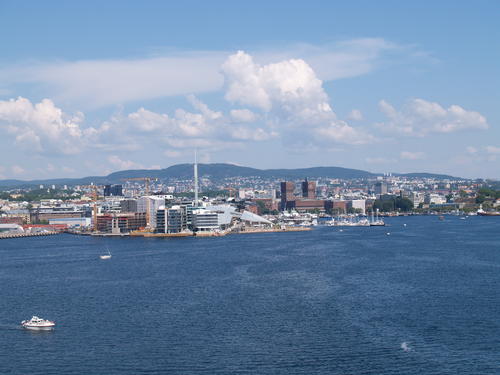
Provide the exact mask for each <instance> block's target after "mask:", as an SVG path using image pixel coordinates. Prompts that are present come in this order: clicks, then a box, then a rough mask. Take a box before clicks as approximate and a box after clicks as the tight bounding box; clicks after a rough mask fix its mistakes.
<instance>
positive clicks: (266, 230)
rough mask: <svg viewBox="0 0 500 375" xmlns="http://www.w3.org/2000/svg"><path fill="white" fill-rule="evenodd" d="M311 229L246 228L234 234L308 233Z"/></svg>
mask: <svg viewBox="0 0 500 375" xmlns="http://www.w3.org/2000/svg"><path fill="white" fill-rule="evenodd" d="M311 229H312V228H311V227H285V228H245V229H244V230H241V231H235V232H232V233H234V234H251V233H283V232H307V231H310V230H311Z"/></svg>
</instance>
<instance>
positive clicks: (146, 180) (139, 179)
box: [122, 177, 158, 227]
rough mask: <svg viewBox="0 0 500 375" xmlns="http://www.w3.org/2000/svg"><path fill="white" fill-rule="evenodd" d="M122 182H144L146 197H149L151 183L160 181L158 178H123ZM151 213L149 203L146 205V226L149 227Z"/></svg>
mask: <svg viewBox="0 0 500 375" xmlns="http://www.w3.org/2000/svg"><path fill="white" fill-rule="evenodd" d="M122 181H144V191H145V194H146V196H148V195H149V186H150V183H151V181H158V178H156V177H131V178H123V179H122ZM150 216H151V213H150V209H149V201H148V202H147V204H146V226H147V227H149V226H150V225H151V220H150V219H151V217H150Z"/></svg>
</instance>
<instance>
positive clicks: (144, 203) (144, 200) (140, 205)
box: [137, 195, 165, 228]
mask: <svg viewBox="0 0 500 375" xmlns="http://www.w3.org/2000/svg"><path fill="white" fill-rule="evenodd" d="M148 206H149V207H148ZM160 207H165V198H164V197H162V196H155V195H150V196H146V197H140V198H139V199H137V212H146V213H147V215H148V216H149V218H148V219H147V220H148V223H147V224H148V225H149V226H150V227H151V228H156V213H157V211H158V210H159V209H160Z"/></svg>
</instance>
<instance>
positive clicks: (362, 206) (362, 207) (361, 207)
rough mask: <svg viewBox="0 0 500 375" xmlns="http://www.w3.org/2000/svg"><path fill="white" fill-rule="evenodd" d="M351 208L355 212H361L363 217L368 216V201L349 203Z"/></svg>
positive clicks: (355, 200)
mask: <svg viewBox="0 0 500 375" xmlns="http://www.w3.org/2000/svg"><path fill="white" fill-rule="evenodd" d="M348 202H349V205H348V207H349V208H352V209H353V210H355V211H360V213H362V214H363V215H365V214H366V200H365V199H353V200H350V201H348Z"/></svg>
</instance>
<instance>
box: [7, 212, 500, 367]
mask: <svg viewBox="0 0 500 375" xmlns="http://www.w3.org/2000/svg"><path fill="white" fill-rule="evenodd" d="M387 221H388V223H389V224H391V226H390V227H386V228H345V229H344V231H343V232H339V230H338V229H337V228H328V227H324V228H318V229H315V230H313V231H311V232H307V233H276V234H254V235H233V236H227V237H222V238H204V239H196V238H183V239H167V240H164V239H141V238H129V239H127V238H116V239H115V238H90V237H74V236H70V235H61V236H53V237H46V238H26V239H12V240H1V241H0V373H1V374H353V375H354V374H356V375H357V374H498V373H500V319H499V318H500V292H499V287H500V241H499V229H500V220H499V218H482V217H471V218H468V219H467V220H459V218H457V217H448V218H447V219H446V220H445V221H442V222H441V221H439V220H438V219H437V217H411V218H393V219H388V220H387ZM403 223H406V224H407V226H406V227H404V226H403ZM386 232H390V233H391V234H390V235H386ZM106 247H109V248H110V250H111V252H112V254H113V258H112V259H111V260H107V261H102V260H100V259H99V254H100V253H103V252H104V251H105V249H106ZM33 314H37V315H40V316H42V317H44V318H47V319H53V320H55V321H56V322H57V329H56V330H55V331H54V332H48V333H47V332H45V333H32V332H27V331H23V330H22V329H20V328H19V322H20V321H21V320H23V319H27V318H30V317H31V315H33ZM405 349H406V350H405Z"/></svg>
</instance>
